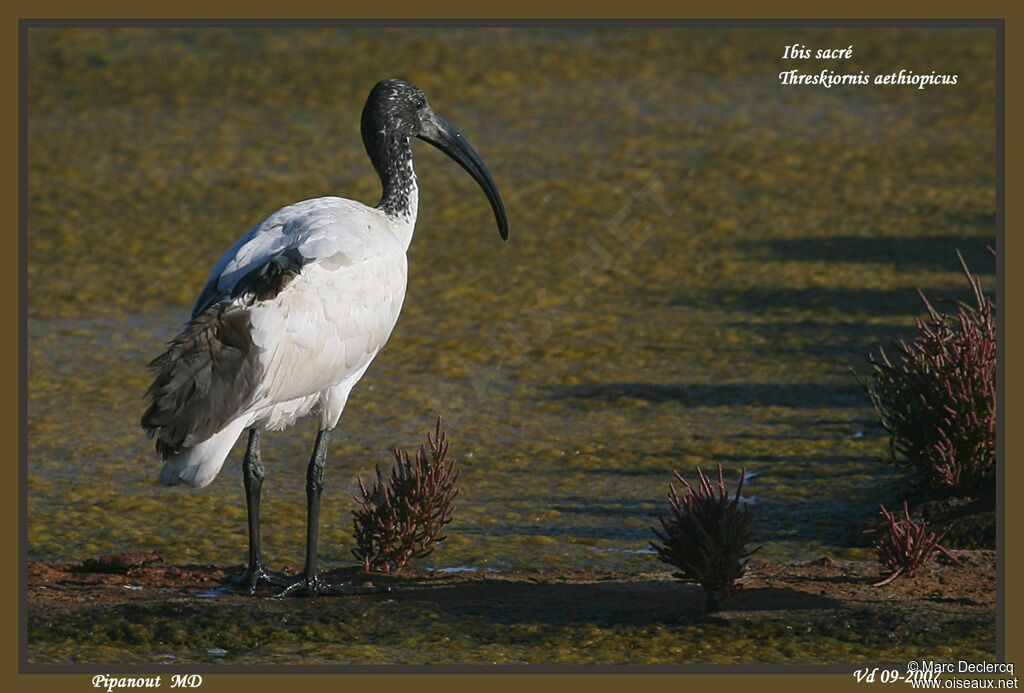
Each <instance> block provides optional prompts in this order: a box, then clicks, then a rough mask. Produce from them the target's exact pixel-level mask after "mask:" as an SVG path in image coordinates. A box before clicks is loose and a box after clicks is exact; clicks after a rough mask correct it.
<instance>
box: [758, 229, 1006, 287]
mask: <svg viewBox="0 0 1024 693" xmlns="http://www.w3.org/2000/svg"><path fill="white" fill-rule="evenodd" d="M976 216H977V217H978V218H977V219H976V224H977V225H979V226H980V225H981V224H982V223H984V225H985V227H986V228H989V229H992V231H991V233H988V234H985V235H970V236H953V235H946V236H919V237H901V238H895V237H879V236H874V237H865V236H849V235H842V236H828V237H804V238H771V239H764V240H756V241H746V242H741V243H740V244H739V246H740V247H741V248H742V249H744V250H745V251H750V252H755V253H756V252H765V251H766V252H767V253H768V254H769V255H771V256H772V257H775V258H778V259H780V260H799V261H816V262H863V263H890V264H893V265H896V266H897V267H907V268H920V269H929V270H937V271H949V272H958V271H959V270H960V266H959V263H958V262H957V259H956V251H957V250H959V251H960V253H961V254H962V255H963V256H964V260H965V261H966V262H967V266H968V267H969V268H971V271H972V272H977V273H982V272H991V271H993V268H994V264H995V263H994V261H993V259H992V255H991V254H990V253H989V252H988V250H987V249H986V246H993V247H994V246H995V230H994V219H993V218H991V217H989V216H988V215H984V216H982V215H976Z"/></svg>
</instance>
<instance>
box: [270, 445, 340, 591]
mask: <svg viewBox="0 0 1024 693" xmlns="http://www.w3.org/2000/svg"><path fill="white" fill-rule="evenodd" d="M330 439H331V429H329V428H327V429H323V430H321V431H318V432H317V434H316V444H315V445H314V446H313V456H312V457H311V458H310V460H309V467H307V468H306V503H307V508H306V565H305V567H304V568H303V570H302V577H301V578H300V579H299V580H298V581H296V582H293V583H292V584H291V585H289V586H288V587H287V588H286V589H285V590H284V592H282V593H281V594H279V595H278V596H279V597H285V596H288V595H292V594H301V595H314V594H323V593H326V592H329V591H331V587H330V585H329V584H328V583H327V582H325V581H324V580H322V579H321V578H320V576H319V575H317V569H316V543H317V535H318V534H319V529H320V493H321V491H323V489H324V464H325V463H326V461H327V444H328V443H329V442H330Z"/></svg>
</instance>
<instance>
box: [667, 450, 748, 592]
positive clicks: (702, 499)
mask: <svg viewBox="0 0 1024 693" xmlns="http://www.w3.org/2000/svg"><path fill="white" fill-rule="evenodd" d="M673 473H674V474H675V477H676V479H678V480H679V482H680V483H681V484H682V485H683V488H684V489H685V492H684V493H683V495H682V496H680V495H679V494H678V493H677V492H676V489H675V486H674V485H672V484H669V487H668V489H669V491H668V503H669V508H670V509H671V511H672V515H671V517H669V518H668V519H665V518H663V517H659V518H658V520H659V521H660V522H661V531H659V530H658V529H657V528H654V527H652V528H651V529H652V531H653V532H654V534H655V535H656V536H657V537H658V539H660V540H661V543H660V544H656V543H654V542H651V546H652V547H653V548H654V549H655V550H656V551H657V552H658V559H659V560H660V561H662V562H664V563H668V564H670V565H673V566H675V567H676V568H678V569H679V572H677V573H675V576H676V577H678V578H680V579H681V580H685V581H687V582H696V583H697V584H699V585H700V586H701V587H702V588H704V594H705V596H706V597H707V607H708V611H715V610H717V609H718V608H720V606H721V605H722V603H723V602H724V601H725V600H726V599H728V598H729V597H731V596H733V595H734V594H736V593H737V592H739V591H740V589H741V586H740V585H739V584H738V583H737V581H738V580H739V579H740V578H741V577H743V572H744V570H745V568H746V564H747V559H748V558H749V557H750V555H751V554H753V553H754V552H755V551H757V549H759V548H761V547H760V546H759V547H757V548H755V549H753V550H751V551H747V550H746V546H747V543H748V542H750V540H751V531H750V522H751V519H752V518H753V514H752V513H751V511H750V508H749V507H747V505H746V504H743V505H742V506H741V505H740V491H741V490H742V489H743V481H744V480H745V479H746V474H747V472H746V470H745V469H744V470H742V471H741V472H740V482H739V486H737V488H736V495H735V496H733V497H732V498H730V497H729V493H728V492H727V491H726V489H725V480H724V479H723V477H722V465H718V483H717V484H715V485H712V483H711V480H710V479H708V477H707V476H706V475H705V474H704V472H703V471H701V469H700V467H698V468H697V476H698V477H699V479H700V483H699V484H698V486H697V488H696V489H694V488H693V487H692V486H690V484H688V483H687V482H686V480H685V479H684V478H683V477H682V476H681V475H680V474H679V472H677V471H674V472H673Z"/></svg>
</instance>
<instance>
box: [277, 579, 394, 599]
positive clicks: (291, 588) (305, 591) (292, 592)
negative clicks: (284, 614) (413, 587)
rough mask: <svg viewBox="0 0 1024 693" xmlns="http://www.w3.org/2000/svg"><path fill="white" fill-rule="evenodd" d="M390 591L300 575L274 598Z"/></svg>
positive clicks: (385, 588)
mask: <svg viewBox="0 0 1024 693" xmlns="http://www.w3.org/2000/svg"><path fill="white" fill-rule="evenodd" d="M390 591H391V588H390V587H386V586H385V587H376V586H374V585H369V584H367V585H353V584H352V583H350V582H328V581H326V580H324V579H323V578H321V577H320V576H319V575H312V576H306V575H302V576H300V577H299V579H298V580H296V581H295V582H293V583H291V584H290V585H288V586H287V587H285V588H284V590H283V591H282V592H280V593H279V594H277V595H275V596H276V597H277V598H278V599H282V598H284V597H315V596H317V595H338V596H342V595H354V594H377V593H380V592H390Z"/></svg>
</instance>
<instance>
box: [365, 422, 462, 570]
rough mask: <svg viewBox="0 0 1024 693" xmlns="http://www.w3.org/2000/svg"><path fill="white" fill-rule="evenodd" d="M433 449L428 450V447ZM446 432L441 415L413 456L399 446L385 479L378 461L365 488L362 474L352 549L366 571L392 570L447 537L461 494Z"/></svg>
mask: <svg viewBox="0 0 1024 693" xmlns="http://www.w3.org/2000/svg"><path fill="white" fill-rule="evenodd" d="M427 448H429V451H428V449H427ZM447 457H448V436H447V433H446V432H445V431H443V430H441V419H440V418H438V420H437V426H436V428H435V430H434V435H433V436H431V435H430V433H427V446H426V447H424V446H420V449H419V451H418V452H417V453H416V456H415V457H414V458H410V456H409V453H407V452H404V451H402V450H398V449H396V450H395V466H394V467H392V469H391V475H390V477H388V478H387V479H385V478H384V475H383V473H382V472H381V469H380V465H377V466H376V473H377V480H376V482H375V483H374V484H373V488H372V489H369V490H367V488H366V485H365V484H364V483H363V480H362V478H361V477H360V478H359V480H358V481H359V493H360V495H359V496H357V497H356V501H357V502H358V503H359V505H360V508H359V509H357V510H353V511H352V515H353V526H354V534H355V539H356V548H354V549H352V553H353V554H354V555H355V557H356V558H357V559H358V560H359V561H360V562H361V563H362V565H363V569H364V570H366V571H377V572H384V573H390V572H392V571H397V570H401V569H402V568H403V567H405V566H407V565H409V563H410V561H412V560H413V559H416V558H423V557H424V556H427V555H428V554H430V553H431V552H432V551H433V550H434V549H435V548H436V545H437V544H438V543H440V542H442V541H444V539H445V537H444V536H442V535H441V530H442V529H443V528H444V527H445V525H447V524H448V523H450V522H451V521H452V518H453V516H454V513H455V506H454V500H455V497H456V496H458V495H459V487H458V482H459V477H460V476H461V474H462V472H461V471H459V470H458V469H456V466H455V460H454V459H453V460H451V461H448V459H447Z"/></svg>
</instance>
